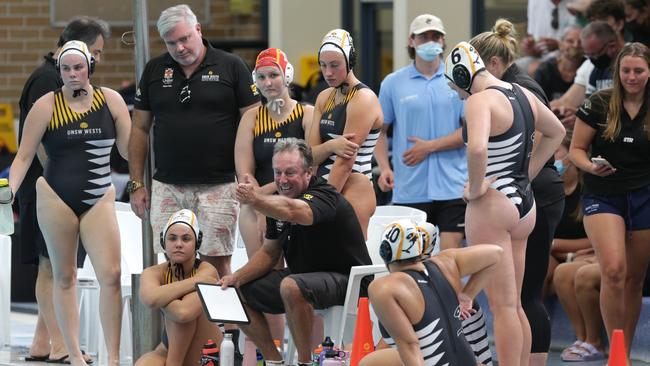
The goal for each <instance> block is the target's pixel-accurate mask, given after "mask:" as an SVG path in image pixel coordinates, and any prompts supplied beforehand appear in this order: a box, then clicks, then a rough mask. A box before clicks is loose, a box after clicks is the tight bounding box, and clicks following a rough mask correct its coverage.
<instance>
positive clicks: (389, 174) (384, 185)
mask: <svg viewBox="0 0 650 366" xmlns="http://www.w3.org/2000/svg"><path fill="white" fill-rule="evenodd" d="M377 184H378V185H379V189H380V190H381V191H382V192H388V191H391V190H393V188H394V187H395V174H394V173H393V170H392V169H384V170H382V172H381V174H380V175H379V178H377Z"/></svg>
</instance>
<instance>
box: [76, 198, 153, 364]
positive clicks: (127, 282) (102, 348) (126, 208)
mask: <svg viewBox="0 0 650 366" xmlns="http://www.w3.org/2000/svg"><path fill="white" fill-rule="evenodd" d="M115 212H116V216H117V223H118V227H119V230H120V243H121V253H122V258H121V271H122V276H121V285H122V331H121V335H120V362H121V363H123V364H131V363H132V362H133V359H132V357H133V356H132V355H133V353H132V331H131V324H132V323H131V298H132V294H131V274H132V273H142V226H141V220H140V218H139V217H137V216H136V215H135V213H133V211H132V210H131V206H130V205H129V204H128V203H124V202H116V203H115ZM77 288H78V293H79V295H78V298H79V312H80V319H79V320H80V344H81V346H82V348H85V349H86V351H87V352H88V353H89V354H91V355H95V356H97V358H98V361H99V364H100V365H101V364H106V362H107V361H108V360H107V356H108V354H107V350H106V344H105V342H104V334H103V330H102V327H101V321H100V318H99V311H98V309H99V283H98V282H97V277H96V275H95V271H94V269H93V267H92V263H90V260H89V258H86V261H85V262H84V266H83V268H81V269H80V270H79V271H78V273H77Z"/></svg>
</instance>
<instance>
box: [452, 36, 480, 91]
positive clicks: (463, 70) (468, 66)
mask: <svg viewBox="0 0 650 366" xmlns="http://www.w3.org/2000/svg"><path fill="white" fill-rule="evenodd" d="M483 70H485V64H484V63H483V60H482V59H481V56H480V55H479V54H478V52H476V49H474V46H472V45H471V44H469V43H467V42H460V43H459V44H457V45H456V46H455V47H454V48H453V49H452V50H451V52H450V53H449V55H447V58H446V59H445V77H447V79H449V81H451V82H452V83H454V84H455V85H456V86H458V87H459V88H460V89H463V90H465V91H466V92H468V93H470V94H471V92H470V89H471V88H472V83H473V82H474V78H475V77H476V75H477V74H478V73H479V72H481V71H483Z"/></svg>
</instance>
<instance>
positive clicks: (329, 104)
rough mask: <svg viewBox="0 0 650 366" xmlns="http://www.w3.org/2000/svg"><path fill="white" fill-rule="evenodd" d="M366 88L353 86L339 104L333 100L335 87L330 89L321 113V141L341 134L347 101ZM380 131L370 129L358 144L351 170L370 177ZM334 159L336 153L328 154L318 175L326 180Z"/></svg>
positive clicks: (361, 85) (360, 84)
mask: <svg viewBox="0 0 650 366" xmlns="http://www.w3.org/2000/svg"><path fill="white" fill-rule="evenodd" d="M366 88H368V87H367V86H366V85H364V84H363V83H359V84H357V85H355V86H353V87H352V88H350V91H348V93H347V94H346V95H345V99H344V100H343V102H342V103H339V104H336V101H335V97H336V89H335V90H334V91H332V93H331V94H330V96H329V97H328V98H327V101H326V102H325V108H324V109H323V115H322V116H321V120H320V139H321V142H322V143H324V142H326V141H329V140H332V139H335V138H337V137H339V136H341V135H343V131H344V130H345V124H346V123H347V107H348V103H349V102H350V100H352V98H354V96H355V95H356V93H357V92H358V91H359V90H361V89H366ZM380 131H381V129H380V128H373V129H371V130H370V132H369V133H368V136H367V137H366V140H365V141H364V142H363V143H362V144H361V146H359V150H358V151H357V157H356V159H355V161H354V165H353V166H352V172H356V173H361V174H363V175H365V176H367V177H368V179H372V165H371V161H372V153H373V151H374V150H375V145H377V139H379V132H380ZM334 161H336V154H332V155H330V156H329V157H328V158H327V159H326V160H325V161H324V162H323V163H322V164H321V165H320V166H319V167H318V176H319V177H321V178H323V179H325V180H327V179H328V178H329V174H330V171H331V170H332V166H334Z"/></svg>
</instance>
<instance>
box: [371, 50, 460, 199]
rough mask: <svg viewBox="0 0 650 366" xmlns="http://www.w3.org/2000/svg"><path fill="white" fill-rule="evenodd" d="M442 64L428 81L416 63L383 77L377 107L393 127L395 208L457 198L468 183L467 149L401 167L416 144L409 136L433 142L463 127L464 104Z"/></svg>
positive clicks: (439, 153)
mask: <svg viewBox="0 0 650 366" xmlns="http://www.w3.org/2000/svg"><path fill="white" fill-rule="evenodd" d="M444 70H445V65H444V63H443V62H440V66H439V67H438V71H436V73H435V75H433V77H432V78H431V79H428V78H427V77H426V76H424V75H422V74H421V73H420V72H419V71H418V70H417V69H416V68H415V63H411V64H410V65H409V66H406V67H404V68H401V69H399V70H397V71H395V72H393V73H391V74H390V75H388V76H386V78H385V79H384V81H382V83H381V89H380V91H379V103H380V104H381V109H382V111H383V112H384V123H385V124H393V171H394V172H395V188H394V189H393V202H394V203H423V202H429V201H432V200H451V199H458V198H461V197H462V195H463V186H464V184H465V182H466V181H467V160H466V155H465V147H464V146H462V147H459V148H457V149H451V150H446V151H441V152H437V153H432V154H429V156H428V157H427V158H426V159H425V160H423V161H422V162H420V163H419V164H417V165H415V166H407V165H406V164H404V162H403V159H402V155H403V154H404V152H405V151H406V150H408V149H409V148H411V147H412V146H413V145H414V143H413V142H410V141H408V138H409V137H411V136H416V137H419V138H421V139H424V140H433V139H437V138H440V137H444V136H447V135H449V134H451V133H453V132H454V131H455V130H457V129H458V128H460V127H461V118H462V117H463V115H464V109H463V101H462V100H461V99H460V97H459V96H458V94H457V93H456V92H455V91H454V90H453V89H451V88H450V87H449V85H448V84H447V83H448V81H447V79H446V78H445V76H444Z"/></svg>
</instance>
